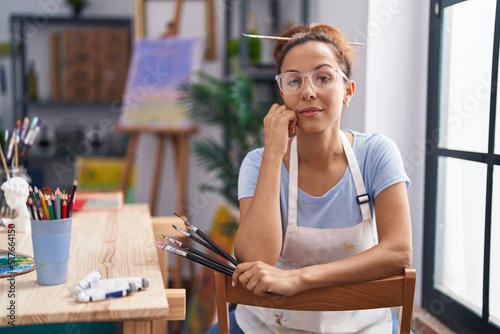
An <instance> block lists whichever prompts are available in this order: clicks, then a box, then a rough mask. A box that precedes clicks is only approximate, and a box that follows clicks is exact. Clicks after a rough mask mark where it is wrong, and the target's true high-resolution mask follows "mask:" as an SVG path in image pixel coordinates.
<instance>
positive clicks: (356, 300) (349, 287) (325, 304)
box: [215, 268, 417, 334]
mask: <svg viewBox="0 0 500 334" xmlns="http://www.w3.org/2000/svg"><path fill="white" fill-rule="evenodd" d="M416 276H417V275H416V271H415V269H414V268H409V269H405V273H404V274H401V275H396V276H391V277H387V278H383V279H378V280H374V281H368V282H363V283H356V284H346V285H340V286H334V287H326V288H319V289H311V290H307V291H303V292H300V293H298V294H296V295H294V296H292V297H281V296H275V297H270V296H264V297H260V296H256V295H255V294H253V293H252V292H250V291H248V290H246V289H245V288H244V287H242V286H241V285H237V286H236V287H232V285H231V277H229V276H227V275H224V274H221V273H219V272H215V290H216V295H217V297H216V298H217V318H218V322H219V333H229V314H228V304H227V303H233V304H243V305H252V306H260V307H268V308H278V309H285V310H303V311H348V310H362V309H373V308H382V307H396V306H402V307H401V309H400V314H399V326H400V327H399V328H400V333H404V334H407V333H410V329H411V317H412V313H413V298H414V294H415V282H416Z"/></svg>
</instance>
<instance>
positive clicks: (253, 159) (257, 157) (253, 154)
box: [242, 147, 264, 166]
mask: <svg viewBox="0 0 500 334" xmlns="http://www.w3.org/2000/svg"><path fill="white" fill-rule="evenodd" d="M263 153H264V148H263V147H259V148H255V149H252V150H250V151H248V152H247V154H246V155H245V158H244V159H243V162H242V164H243V165H257V166H258V165H260V163H261V161H262V155H263Z"/></svg>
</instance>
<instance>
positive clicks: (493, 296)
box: [490, 130, 500, 326]
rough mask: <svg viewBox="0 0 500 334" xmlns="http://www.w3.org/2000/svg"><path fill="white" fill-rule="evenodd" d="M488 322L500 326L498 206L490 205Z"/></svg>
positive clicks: (496, 189)
mask: <svg viewBox="0 0 500 334" xmlns="http://www.w3.org/2000/svg"><path fill="white" fill-rule="evenodd" d="M497 131H498V130H497ZM492 203H500V166H495V168H494V170H493V202H492ZM490 263H491V265H490V321H491V322H493V323H495V324H497V325H498V326H500V298H498V296H500V266H499V265H498V264H499V263H500V206H499V205H495V204H493V205H492V213H491V249H490Z"/></svg>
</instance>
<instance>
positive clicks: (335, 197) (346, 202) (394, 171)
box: [238, 130, 410, 231]
mask: <svg viewBox="0 0 500 334" xmlns="http://www.w3.org/2000/svg"><path fill="white" fill-rule="evenodd" d="M349 132H351V133H352V134H353V135H354V141H353V146H352V148H353V151H354V155H355V156H356V160H357V162H358V165H359V168H360V170H361V175H362V176H363V181H364V183H365V188H366V191H367V193H368V194H369V196H370V198H371V200H370V209H371V211H372V215H373V199H375V198H376V197H377V195H378V194H379V193H380V192H381V191H382V190H384V189H385V188H387V187H389V186H391V185H394V184H396V183H399V182H406V186H407V187H408V186H409V185H410V180H409V178H408V176H407V175H406V172H405V169H404V165H403V161H402V159H401V154H400V152H399V149H398V147H397V146H396V144H395V143H394V142H393V141H392V140H391V139H389V138H387V137H386V136H384V135H382V134H364V133H360V132H356V131H350V130H349ZM263 152H264V149H263V148H258V149H255V150H253V151H251V152H249V153H248V154H247V155H246V156H245V158H244V159H243V162H242V165H241V168H240V173H239V177H238V199H242V198H245V197H253V196H254V193H255V187H256V185H257V177H258V174H259V168H260V165H261V161H262V154H263ZM288 178H289V176H288V171H287V170H286V168H285V165H284V164H282V165H281V181H280V203H281V205H280V206H281V217H282V225H283V231H285V230H286V225H287V224H286V222H287V221H288ZM356 196H357V194H356V189H355V187H354V181H353V179H352V175H351V171H350V169H349V168H346V171H345V173H344V175H343V176H342V179H341V180H340V181H339V182H338V183H337V184H336V185H335V186H333V188H331V189H330V190H329V191H328V192H326V193H325V194H324V195H323V196H320V197H316V196H311V195H308V194H306V193H305V192H303V191H302V190H300V189H299V192H298V206H297V215H298V217H297V224H298V225H299V226H308V227H315V228H342V227H352V226H354V225H356V224H358V223H360V222H361V220H362V218H361V211H360V209H359V205H358V202H357V200H356Z"/></svg>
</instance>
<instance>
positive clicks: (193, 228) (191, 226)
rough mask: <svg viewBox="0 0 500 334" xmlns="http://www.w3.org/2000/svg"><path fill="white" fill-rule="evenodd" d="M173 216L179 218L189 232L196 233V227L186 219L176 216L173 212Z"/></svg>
mask: <svg viewBox="0 0 500 334" xmlns="http://www.w3.org/2000/svg"><path fill="white" fill-rule="evenodd" d="M174 215H176V216H177V217H179V218H180V219H181V220H182V221H183V222H184V225H186V227H187V228H188V229H189V230H191V231H194V232H196V231H197V230H198V228H197V227H196V226H194V225H193V224H191V223H190V222H189V221H188V220H187V219H186V217H184V216H180V215H178V214H177V213H175V212H174Z"/></svg>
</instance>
